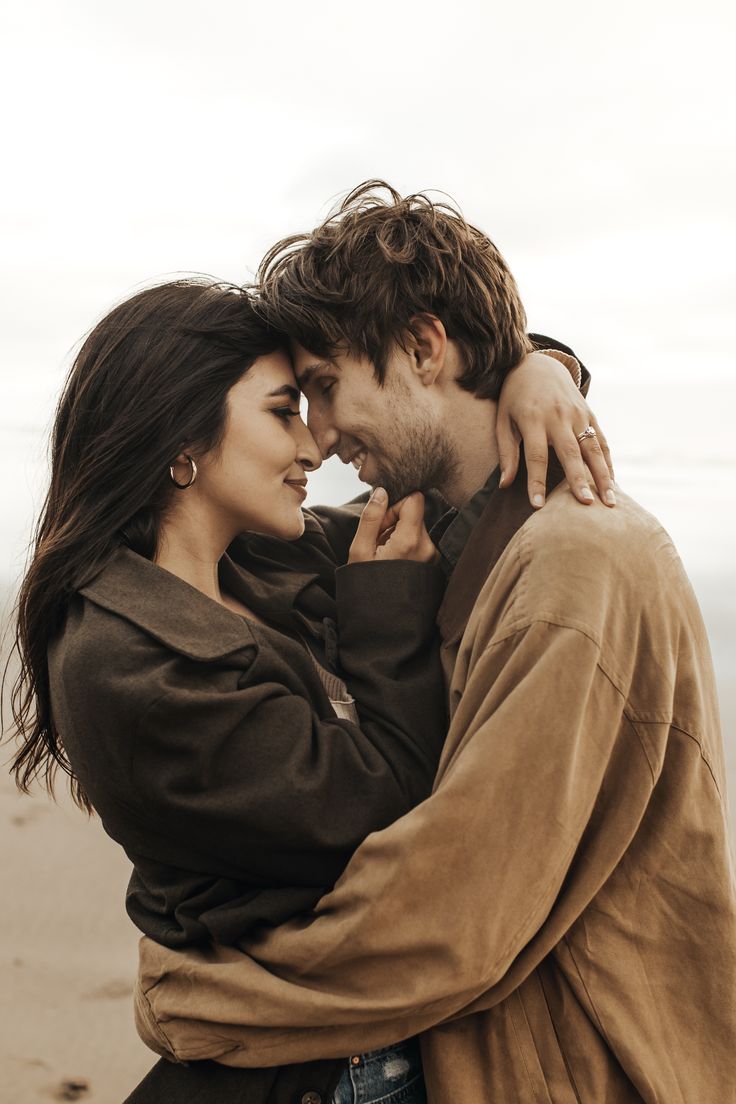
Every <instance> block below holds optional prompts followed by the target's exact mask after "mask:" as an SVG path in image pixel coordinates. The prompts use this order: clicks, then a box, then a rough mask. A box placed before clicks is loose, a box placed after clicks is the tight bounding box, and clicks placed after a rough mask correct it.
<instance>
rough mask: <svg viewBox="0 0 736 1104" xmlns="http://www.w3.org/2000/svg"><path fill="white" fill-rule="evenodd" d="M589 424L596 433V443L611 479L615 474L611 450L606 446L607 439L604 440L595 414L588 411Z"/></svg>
mask: <svg viewBox="0 0 736 1104" xmlns="http://www.w3.org/2000/svg"><path fill="white" fill-rule="evenodd" d="M590 424H591V425H592V427H593V429H594V430H595V431H596V434H597V435H598V444H599V445H600V446H601V452H602V453H603V456H604V458H605V461H606V464H607V465H608V471H609V472H610V475H611V479H612V480H615V478H616V474H615V472H614V470H613V460H612V459H611V450H610V448H609V447H608V441H607V440H606V435H605V433H604V432H603V430H602V429H601V427H600V426H599V425H598V419H597V418H596V416H595V414H593V413H592V412H591V413H590Z"/></svg>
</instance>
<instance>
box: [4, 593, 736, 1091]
mask: <svg viewBox="0 0 736 1104" xmlns="http://www.w3.org/2000/svg"><path fill="white" fill-rule="evenodd" d="M695 585H696V590H697V591H698V595H699V598H700V601H701V605H702V607H703V612H704V615H705V619H706V624H707V625H708V628H709V631H710V635H711V641H712V647H713V654H714V661H715V664H716V670H717V675H718V678H719V686H720V693H721V706H722V715H723V728H724V733H725V734H726V743H727V753H728V763H729V767H728V769H729V782H730V794H731V799H732V810H733V809H734V802H733V798H734V794H735V793H736V741H734V732H736V650H735V646H734V628H735V627H736V598H734V597H732V596H730V595H729V589H728V588H726V587H725V580H718V579H714V578H712V577H711V578H710V579H707V580H698V579H696V580H695ZM730 593H731V595H732V594H733V587H731V588H730ZM4 758H5V757H4ZM0 822H1V823H2V830H3V840H4V846H3V849H2V880H3V884H4V885H5V886H6V902H7V903H6V907H5V908H4V909H3V910H2V918H1V919H0V929H1V931H2V940H1V943H0V946H1V947H2V958H1V959H0V1017H1V1021H2V1024H3V1031H2V1039H1V1041H0V1065H1V1066H2V1070H3V1074H2V1079H1V1081H0V1101H1V1102H2V1104H40V1102H42V1101H48V1100H57V1101H59V1100H60V1101H69V1100H80V1101H85V1102H86V1101H89V1104H121V1102H122V1100H124V1098H125V1097H126V1095H127V1094H128V1092H130V1090H131V1089H132V1088H133V1087H134V1085H135V1084H136V1083H137V1081H138V1080H139V1079H140V1078H141V1077H142V1076H143V1075H144V1074H145V1073H146V1071H147V1070H148V1069H149V1068H150V1066H151V1065H152V1064H153V1061H154V1060H155V1059H154V1056H153V1055H151V1054H150V1053H149V1052H148V1051H147V1050H146V1049H145V1047H144V1046H143V1044H142V1043H140V1042H139V1041H138V1038H137V1036H136V1034H135V1030H134V1027H133V1020H132V1011H131V991H132V985H133V977H134V974H135V968H136V945H137V933H136V931H135V929H134V928H133V926H132V924H131V923H130V922H129V921H128V919H127V916H126V914H125V911H124V908H123V898H124V892H125V885H126V882H127V877H128V861H127V859H126V858H125V856H124V855H123V853H122V852H121V851H120V849H119V848H118V847H117V846H116V845H115V844H114V843H112V842H111V841H110V840H109V839H108V838H107V837H106V836H105V834H104V832H103V831H102V829H101V827H100V824H99V821H98V820H96V819H94V818H93V819H91V820H88V819H87V818H86V817H85V816H84V814H82V813H81V812H79V811H78V810H77V809H75V808H74V806H73V805H72V804H71V802H70V801H69V800H68V798H66V797H62V796H61V795H60V800H59V802H58V804H54V803H53V802H51V801H50V800H49V799H48V798H47V797H45V795H43V794H41V793H38V794H34V795H33V796H31V797H24V796H21V795H18V794H17V793H16V792H15V790H14V787H13V784H12V782H11V780H10V778H9V777H8V776H7V774H4V775H3V776H2V777H1V778H0ZM732 826H733V815H732ZM162 1104H163V1102H162Z"/></svg>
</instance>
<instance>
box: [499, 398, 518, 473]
mask: <svg viewBox="0 0 736 1104" xmlns="http://www.w3.org/2000/svg"><path fill="white" fill-rule="evenodd" d="M519 440H520V437H519V432H518V430H517V429H516V426H515V425H514V423H513V422H512V421H511V419H510V418H509V417H508V415H507V414H506V413H505V411H504V410H502V409H501V408H500V407H499V411H498V417H497V418H496V444H497V446H498V466H499V467H500V469H501V478H500V480H499V483H498V485H499V487H509V486H510V485H511V484H512V483H513V481H514V479H515V478H516V473H517V472H518V470H519Z"/></svg>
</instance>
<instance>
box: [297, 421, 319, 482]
mask: <svg viewBox="0 0 736 1104" xmlns="http://www.w3.org/2000/svg"><path fill="white" fill-rule="evenodd" d="M297 460H298V461H299V463H300V464H301V466H302V467H303V468H304V470H305V471H316V470H317V468H319V467H321V466H322V456H321V454H320V451H319V448H318V446H317V442H316V441H315V439H314V437H313V436H312V434H311V433H310V431H309V430H308V429H307V426H306V425H305V423H304V422H303V421H302V419H301V418H300V419H299V444H298V448H297Z"/></svg>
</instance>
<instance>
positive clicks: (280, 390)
mask: <svg viewBox="0 0 736 1104" xmlns="http://www.w3.org/2000/svg"><path fill="white" fill-rule="evenodd" d="M281 395H286V397H287V398H289V399H291V401H292V402H295V403H298V402H299V399H300V398H301V392H300V391H299V389H298V388H297V387H292V386H291V384H290V383H285V384H284V385H283V387H277V388H276V390H275V391H269V393H268V397H269V399H275V398H279V397H280V396H281Z"/></svg>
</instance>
